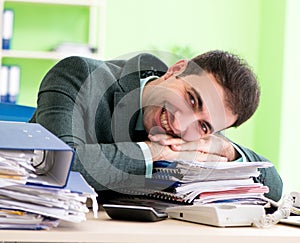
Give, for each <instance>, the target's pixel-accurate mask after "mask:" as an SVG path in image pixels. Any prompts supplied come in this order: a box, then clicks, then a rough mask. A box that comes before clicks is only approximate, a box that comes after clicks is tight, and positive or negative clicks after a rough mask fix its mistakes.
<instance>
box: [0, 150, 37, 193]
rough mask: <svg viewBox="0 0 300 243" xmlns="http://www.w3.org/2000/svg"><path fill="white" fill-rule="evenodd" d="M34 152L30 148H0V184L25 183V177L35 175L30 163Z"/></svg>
mask: <svg viewBox="0 0 300 243" xmlns="http://www.w3.org/2000/svg"><path fill="white" fill-rule="evenodd" d="M34 156H35V154H34V152H33V151H32V150H27V151H26V150H24V151H15V150H0V185H1V187H3V186H9V185H14V184H25V183H26V181H27V179H28V178H29V177H30V176H31V177H36V175H35V174H34V173H33V172H34V171H35V169H34V168H33V166H32V165H31V161H32V158H34Z"/></svg>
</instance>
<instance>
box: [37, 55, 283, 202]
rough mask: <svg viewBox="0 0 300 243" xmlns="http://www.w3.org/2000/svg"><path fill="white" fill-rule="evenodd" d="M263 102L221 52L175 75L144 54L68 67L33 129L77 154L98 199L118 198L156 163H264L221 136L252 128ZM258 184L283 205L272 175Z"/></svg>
mask: <svg viewBox="0 0 300 243" xmlns="http://www.w3.org/2000/svg"><path fill="white" fill-rule="evenodd" d="M259 96H260V91H259V87H258V84H257V80H256V78H255V76H254V74H253V73H252V71H251V70H250V69H249V68H248V67H247V65H246V64H245V63H243V61H242V60H240V59H239V58H238V57H237V56H235V55H232V54H229V53H227V52H223V51H211V52H208V53H205V54H202V55H199V56H197V57H195V58H193V59H192V60H190V61H187V60H179V61H178V62H176V63H175V64H174V65H172V66H170V67H169V68H168V67H167V66H166V65H165V64H164V63H163V62H162V61H161V60H159V59H158V58H157V57H155V56H153V55H150V54H146V53H144V54H139V55H136V56H134V57H131V58H129V59H128V60H112V61H105V62H104V61H99V60H92V59H88V58H82V57H70V58H66V59H64V60H62V61H60V62H59V63H58V64H57V65H55V66H54V67H53V68H52V69H51V70H50V71H49V72H48V73H47V75H46V76H45V78H44V79H43V81H42V83H41V86H40V90H39V94H38V104H37V110H36V112H35V114H34V116H33V117H32V119H31V122H38V123H40V124H42V125H43V126H45V127H46V128H48V129H49V130H50V131H51V132H53V133H54V134H56V135H57V136H58V137H59V138H61V139H62V140H63V141H65V142H66V143H67V144H69V145H70V146H72V147H73V148H74V149H75V150H76V156H75V160H74V164H73V170H77V171H80V172H81V173H82V175H83V176H84V177H85V178H86V179H87V181H88V182H89V183H90V184H91V185H92V186H93V187H94V188H95V189H96V190H97V191H104V190H114V191H118V189H119V188H120V187H126V188H131V187H136V186H137V185H139V186H142V185H143V184H144V180H145V177H151V173H152V167H153V164H152V163H153V161H156V160H176V159H185V160H196V161H223V162H226V161H228V162H229V161H234V160H244V161H249V162H251V161H264V160H266V159H265V158H263V157H261V156H259V155H257V154H256V153H254V152H253V151H251V150H249V149H246V148H243V147H242V146H239V145H236V144H234V143H232V142H230V141H229V140H228V139H226V138H225V137H224V136H222V134H221V133H219V132H220V131H223V130H224V129H226V128H229V127H232V126H239V125H240V124H242V123H243V122H245V121H246V120H248V119H249V118H250V117H251V116H252V114H253V113H254V112H255V110H256V108H257V106H258V103H259ZM256 180H259V181H261V182H262V183H263V184H265V185H267V186H269V188H270V192H269V193H268V194H267V196H268V197H270V198H271V199H273V200H276V201H277V200H279V199H280V197H281V192H282V182H281V179H280V176H279V175H278V173H277V172H276V170H275V168H267V169H262V174H261V177H260V178H256ZM100 196H101V194H100Z"/></svg>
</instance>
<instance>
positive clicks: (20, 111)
mask: <svg viewBox="0 0 300 243" xmlns="http://www.w3.org/2000/svg"><path fill="white" fill-rule="evenodd" d="M34 111H35V107H31V106H24V105H16V104H9V103H0V120H1V121H21V122H27V121H29V119H30V118H31V117H32V115H33V113H34Z"/></svg>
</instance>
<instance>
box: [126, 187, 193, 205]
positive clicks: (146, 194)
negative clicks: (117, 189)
mask: <svg viewBox="0 0 300 243" xmlns="http://www.w3.org/2000/svg"><path fill="white" fill-rule="evenodd" d="M123 191H124V193H126V194H127V195H128V196H129V197H130V196H132V197H133V198H134V197H139V198H142V199H157V200H161V201H165V202H170V203H179V204H192V202H189V201H188V199H186V198H185V195H177V194H175V193H172V192H165V191H159V190H151V189H145V188H143V189H139V188H137V189H131V190H128V189H125V190H123Z"/></svg>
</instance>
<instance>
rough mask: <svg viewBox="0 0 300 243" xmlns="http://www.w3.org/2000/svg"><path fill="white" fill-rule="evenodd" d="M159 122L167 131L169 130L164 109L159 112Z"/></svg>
mask: <svg viewBox="0 0 300 243" xmlns="http://www.w3.org/2000/svg"><path fill="white" fill-rule="evenodd" d="M160 122H161V125H162V126H163V128H164V129H165V130H166V131H167V132H169V131H171V128H170V127H169V124H168V121H167V114H166V111H165V110H164V111H163V112H162V113H161V116H160Z"/></svg>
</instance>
